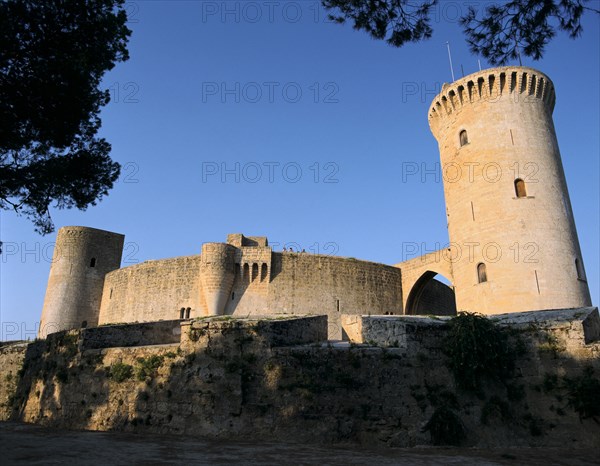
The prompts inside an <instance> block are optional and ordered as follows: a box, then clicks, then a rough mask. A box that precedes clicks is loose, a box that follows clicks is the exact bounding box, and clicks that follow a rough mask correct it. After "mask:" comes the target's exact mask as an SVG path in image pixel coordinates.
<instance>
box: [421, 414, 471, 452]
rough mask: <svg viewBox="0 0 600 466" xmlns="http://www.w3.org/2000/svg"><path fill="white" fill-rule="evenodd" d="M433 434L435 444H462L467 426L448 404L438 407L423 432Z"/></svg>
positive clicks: (432, 439)
mask: <svg viewBox="0 0 600 466" xmlns="http://www.w3.org/2000/svg"><path fill="white" fill-rule="evenodd" d="M427 431H429V433H430V434H431V441H432V442H433V444H434V445H455V446H458V445H460V444H461V443H462V442H463V440H464V439H465V436H466V433H465V426H464V424H463V422H462V421H461V419H460V418H459V417H458V415H457V414H456V413H455V412H454V411H453V410H452V409H450V408H448V407H447V406H442V407H440V408H437V409H436V410H435V412H434V413H433V415H432V416H431V419H429V421H428V422H427V424H426V425H425V427H424V428H423V432H427Z"/></svg>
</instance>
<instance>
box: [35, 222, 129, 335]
mask: <svg viewBox="0 0 600 466" xmlns="http://www.w3.org/2000/svg"><path fill="white" fill-rule="evenodd" d="M124 240H125V236H124V235H120V234H118V233H111V232H109V231H103V230H96V229H94V228H86V227H64V228H61V229H60V230H59V231H58V235H57V237H56V244H55V247H54V254H53V257H52V265H51V267H50V276H49V278H48V287H47V289H46V298H45V299H44V308H43V311H42V320H41V322H40V329H39V332H38V333H39V336H40V337H41V338H45V337H46V336H47V335H48V334H50V333H54V332H58V331H61V330H68V329H73V328H81V327H94V326H96V325H97V324H98V313H99V311H100V301H101V299H102V288H103V286H104V276H105V275H106V274H107V273H108V272H110V271H112V270H115V269H118V268H119V266H120V264H121V255H122V253H123V242H124Z"/></svg>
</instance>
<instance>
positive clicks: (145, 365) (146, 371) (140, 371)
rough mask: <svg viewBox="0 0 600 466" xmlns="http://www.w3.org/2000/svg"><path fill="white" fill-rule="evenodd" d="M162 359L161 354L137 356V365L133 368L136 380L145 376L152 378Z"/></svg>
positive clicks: (141, 379)
mask: <svg viewBox="0 0 600 466" xmlns="http://www.w3.org/2000/svg"><path fill="white" fill-rule="evenodd" d="M163 361H164V357H163V356H157V355H152V356H150V357H148V358H138V359H137V363H138V365H137V366H136V368H135V375H136V377H137V379H138V380H140V381H143V380H146V378H150V379H153V378H154V377H155V376H156V373H157V371H158V369H159V368H160V366H162V364H163Z"/></svg>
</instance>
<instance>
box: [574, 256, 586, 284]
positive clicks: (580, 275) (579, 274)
mask: <svg viewBox="0 0 600 466" xmlns="http://www.w3.org/2000/svg"><path fill="white" fill-rule="evenodd" d="M575 270H577V278H578V279H579V280H585V272H584V270H583V265H582V264H581V261H580V260H579V259H575Z"/></svg>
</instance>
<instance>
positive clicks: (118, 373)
mask: <svg viewBox="0 0 600 466" xmlns="http://www.w3.org/2000/svg"><path fill="white" fill-rule="evenodd" d="M132 375H133V366H130V365H129V364H123V363H122V362H116V363H114V364H113V365H112V366H110V372H109V376H110V378H111V379H113V380H114V381H115V382H117V383H121V382H124V381H125V380H127V379H130V378H131V376H132Z"/></svg>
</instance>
